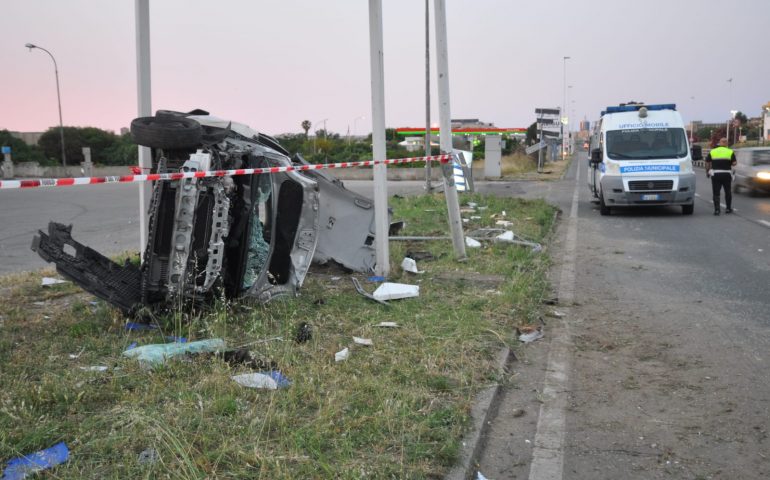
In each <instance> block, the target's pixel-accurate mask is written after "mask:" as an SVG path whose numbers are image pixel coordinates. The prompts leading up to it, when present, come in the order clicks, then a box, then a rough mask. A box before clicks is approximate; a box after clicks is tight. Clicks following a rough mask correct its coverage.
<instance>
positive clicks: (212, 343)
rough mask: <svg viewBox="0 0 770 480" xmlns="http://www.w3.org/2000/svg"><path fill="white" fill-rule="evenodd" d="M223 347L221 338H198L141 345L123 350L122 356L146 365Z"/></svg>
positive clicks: (213, 350)
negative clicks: (179, 341) (183, 341)
mask: <svg viewBox="0 0 770 480" xmlns="http://www.w3.org/2000/svg"><path fill="white" fill-rule="evenodd" d="M224 349H225V341H224V340H222V339H221V338H213V339H210V340H198V341H197V342H187V343H160V344H153V345H142V346H141V347H136V348H132V349H131V350H126V351H125V352H123V356H124V357H129V358H135V359H137V360H139V361H140V362H142V363H145V364H147V365H159V364H162V363H163V362H165V361H166V359H168V358H171V357H175V356H177V355H183V354H185V353H200V352H215V351H217V350H224Z"/></svg>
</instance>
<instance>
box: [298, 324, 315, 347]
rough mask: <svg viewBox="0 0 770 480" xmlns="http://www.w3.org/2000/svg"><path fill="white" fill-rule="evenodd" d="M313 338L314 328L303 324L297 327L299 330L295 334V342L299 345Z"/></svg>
mask: <svg viewBox="0 0 770 480" xmlns="http://www.w3.org/2000/svg"><path fill="white" fill-rule="evenodd" d="M311 338H313V327H312V326H311V325H310V324H309V323H307V322H302V323H300V324H299V325H297V330H296V331H295V332H294V341H295V342H297V343H305V342H307V341H308V340H310V339H311Z"/></svg>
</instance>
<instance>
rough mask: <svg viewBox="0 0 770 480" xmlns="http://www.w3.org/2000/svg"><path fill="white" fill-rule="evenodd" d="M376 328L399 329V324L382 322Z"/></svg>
mask: <svg viewBox="0 0 770 480" xmlns="http://www.w3.org/2000/svg"><path fill="white" fill-rule="evenodd" d="M375 327H382V328H398V324H397V323H396V322H380V323H378V324H377V325H375Z"/></svg>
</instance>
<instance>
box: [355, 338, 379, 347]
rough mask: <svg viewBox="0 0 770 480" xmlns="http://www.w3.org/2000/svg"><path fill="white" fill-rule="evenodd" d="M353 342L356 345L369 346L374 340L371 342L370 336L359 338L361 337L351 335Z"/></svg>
mask: <svg viewBox="0 0 770 480" xmlns="http://www.w3.org/2000/svg"><path fill="white" fill-rule="evenodd" d="M353 343H355V344H358V345H365V346H367V347H371V346H372V345H374V342H372V339H371V338H361V337H353Z"/></svg>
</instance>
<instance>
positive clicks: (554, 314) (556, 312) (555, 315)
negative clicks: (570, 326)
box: [549, 310, 565, 318]
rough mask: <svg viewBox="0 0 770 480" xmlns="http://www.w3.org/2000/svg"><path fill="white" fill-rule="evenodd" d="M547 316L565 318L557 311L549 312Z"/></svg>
mask: <svg viewBox="0 0 770 480" xmlns="http://www.w3.org/2000/svg"><path fill="white" fill-rule="evenodd" d="M549 315H550V316H552V317H556V318H562V317H564V316H565V314H564V313H563V312H560V311H558V310H554V311H553V312H550V313H549Z"/></svg>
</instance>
